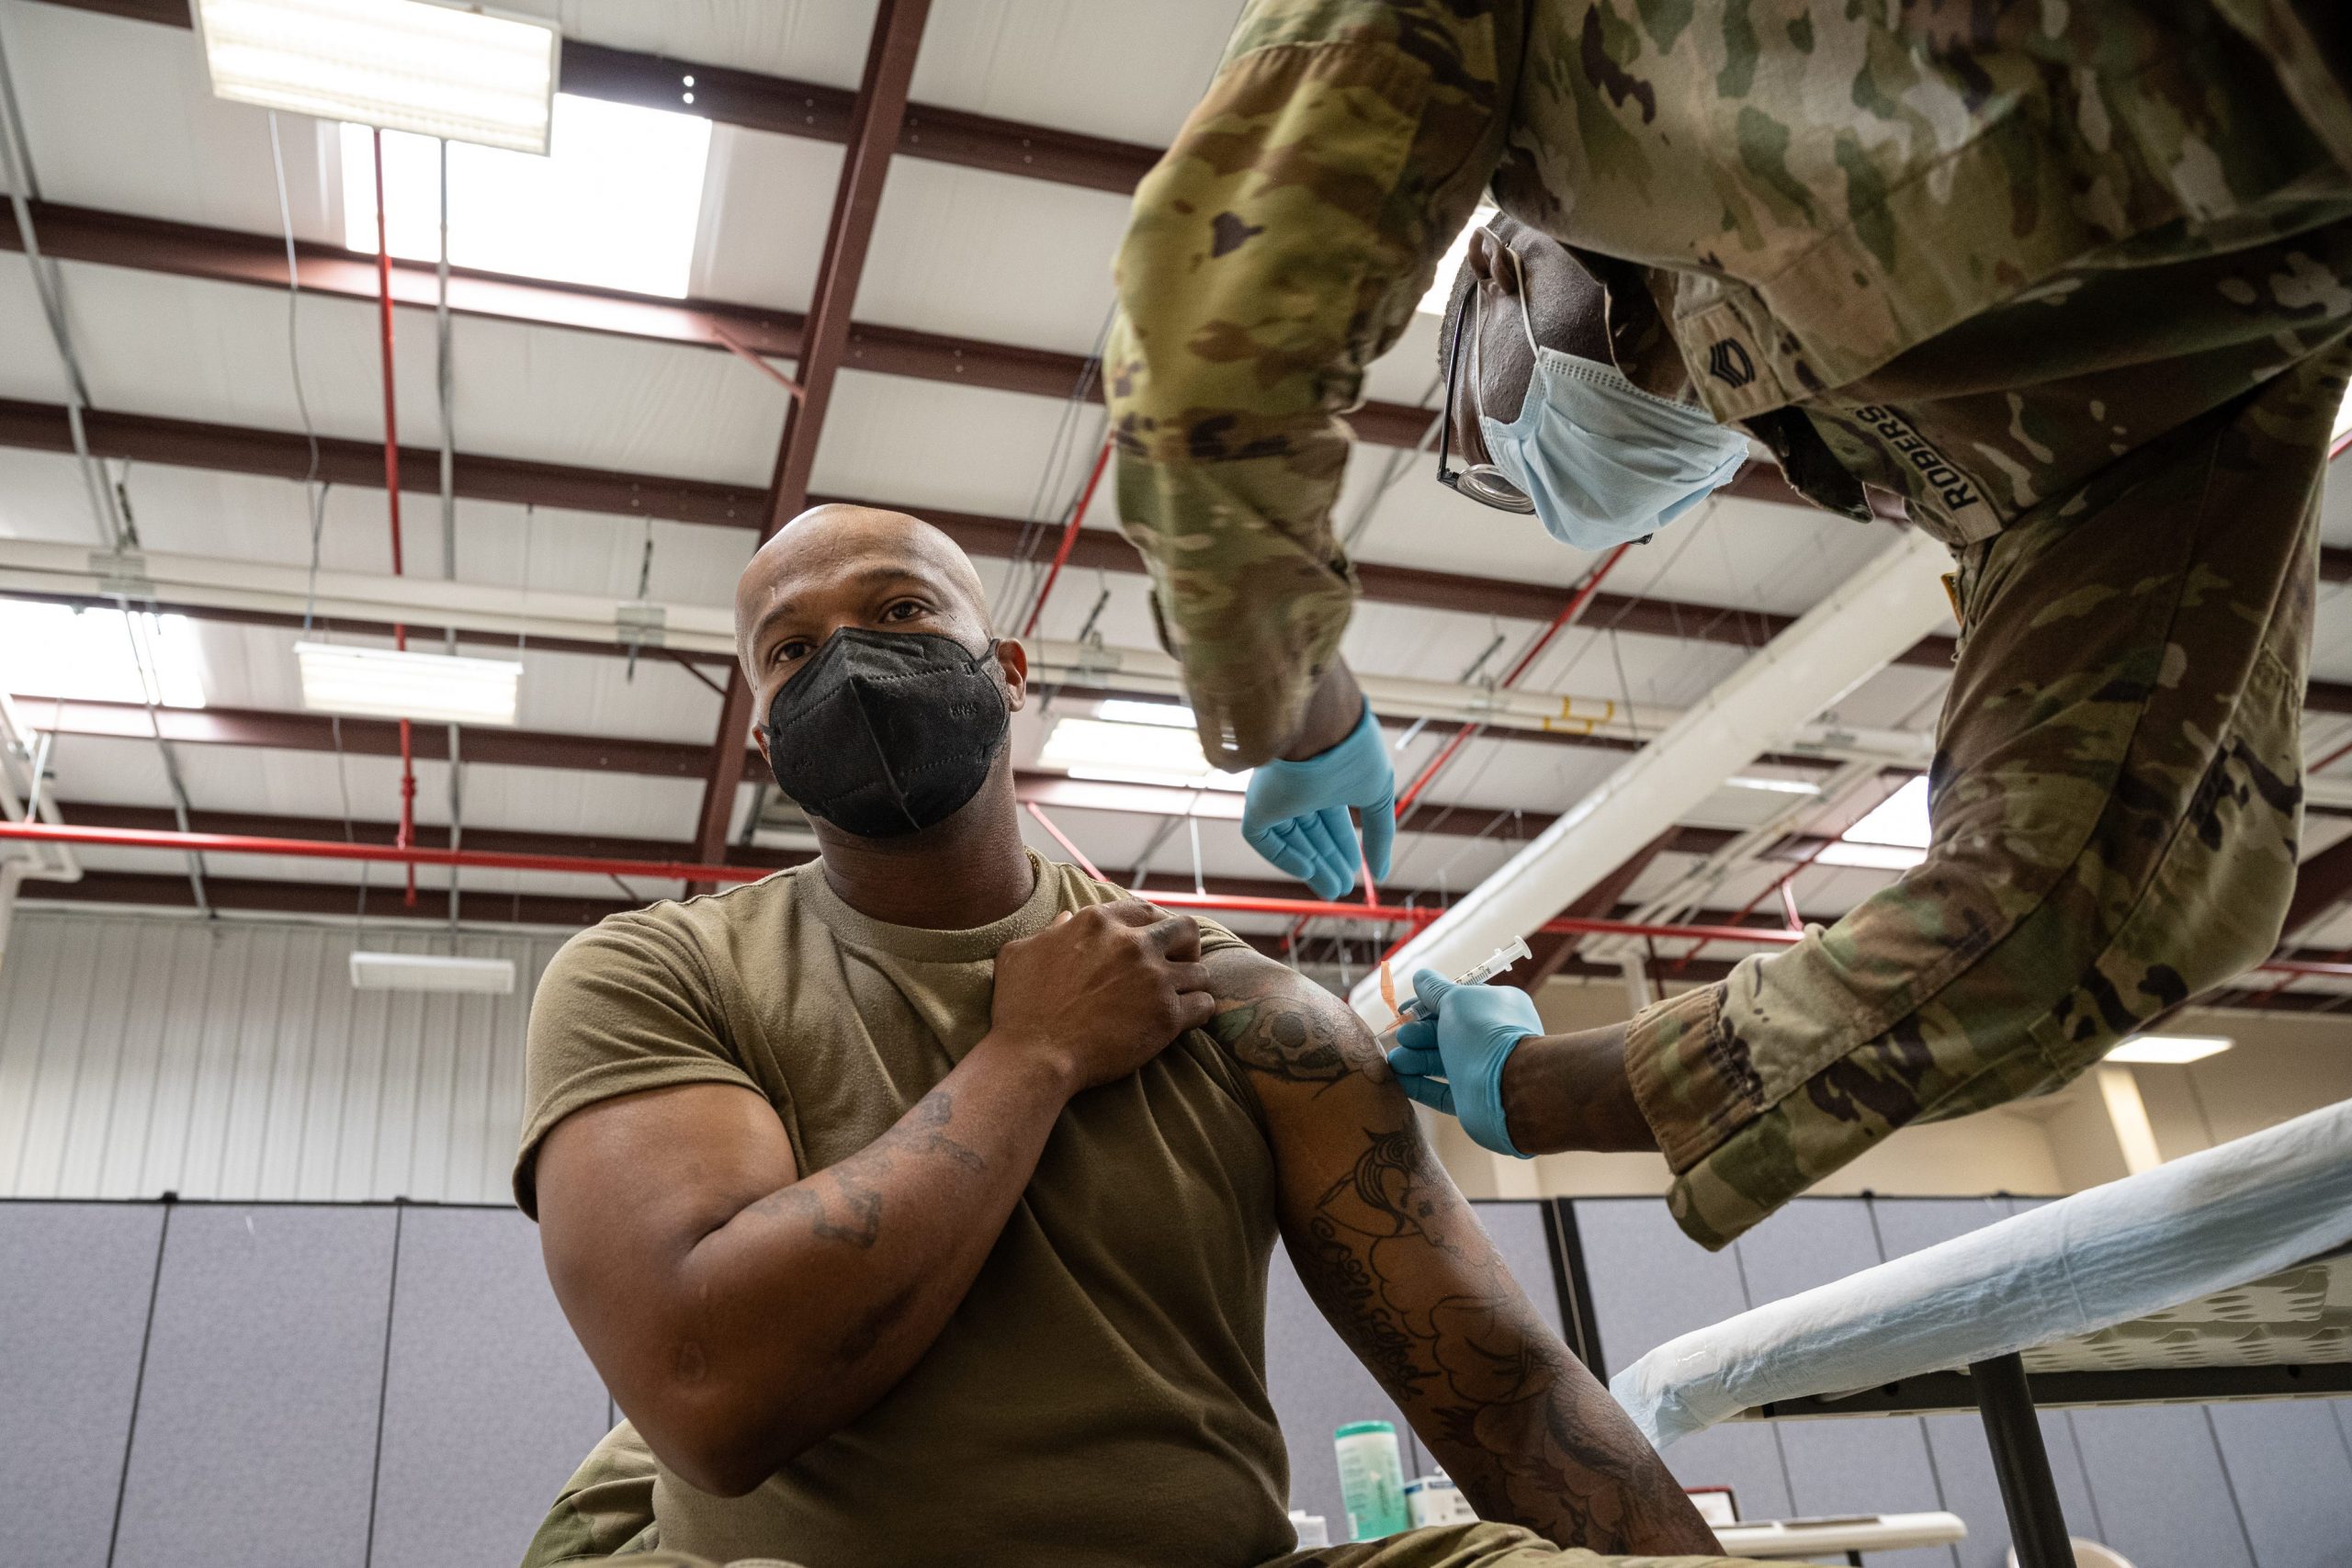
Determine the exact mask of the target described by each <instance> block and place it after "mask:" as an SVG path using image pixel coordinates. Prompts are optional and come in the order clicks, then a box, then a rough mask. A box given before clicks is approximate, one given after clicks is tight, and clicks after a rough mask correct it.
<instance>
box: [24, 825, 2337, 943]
mask: <svg viewBox="0 0 2352 1568" xmlns="http://www.w3.org/2000/svg"><path fill="white" fill-rule="evenodd" d="M9 840H25V841H27V842H30V843H54V844H74V845H78V846H81V847H83V848H87V849H130V850H166V851H171V852H175V853H187V852H197V853H201V854H222V855H277V856H284V857H287V858H288V859H294V860H342V861H366V862H371V863H379V864H395V865H437V866H457V867H460V868H463V869H468V870H480V871H545V872H561V873H565V874H570V875H574V876H600V877H609V876H619V877H648V878H651V879H653V880H656V881H669V882H757V881H759V880H760V879H761V878H762V877H763V876H773V875H774V874H775V868H774V867H771V866H757V865H695V864H691V863H686V862H684V861H654V860H606V859H601V858H597V857H593V856H584V855H583V856H576V855H531V854H513V853H508V852H503V851H496V850H436V849H428V848H424V847H423V846H420V845H415V844H410V845H406V846H402V845H399V844H361V843H354V842H352V841H351V840H347V839H270V838H261V837H257V836H255V835H253V834H248V833H179V832H171V831H166V830H163V829H147V828H85V827H78V826H76V825H74V823H71V822H64V823H57V822H40V821H35V822H7V821H0V843H6V842H8V841H9ZM1143 897H1148V898H1149V899H1150V900H1151V901H1152V902H1153V903H1155V904H1159V905H1163V906H1165V907H1167V908H1171V909H1211V910H1224V911H1226V912H1227V913H1230V914H1239V915H1282V916H1286V917H1291V918H1305V919H1329V918H1336V919H1350V920H1371V921H1375V922H1378V923H1381V924H1384V925H1411V926H1423V925H1427V924H1429V922H1430V921H1431V920H1434V919H1437V918H1438V917H1439V916H1440V915H1442V914H1443V913H1444V912H1445V911H1444V910H1443V909H1441V908H1408V907H1406V906H1405V905H1402V904H1378V905H1369V906H1367V905H1363V904H1340V903H1331V902H1327V901H1325V900H1322V899H1317V898H1261V897H1252V896H1250V895H1248V894H1240V893H1193V892H1176V891H1170V892H1166V893H1160V892H1151V893H1147V894H1145V895H1143ZM1543 929H1544V931H1552V932H1557V933H1568V932H1576V933H1581V934H1584V935H1589V936H1656V937H1662V938H1668V939H1672V938H1678V937H1679V938H1684V939H1695V938H1701V937H1707V938H1713V939H1714V940H1716V941H1723V942H1767V943H1781V942H1794V941H1796V940H1797V939H1796V935H1795V933H1794V932H1792V931H1781V930H1779V929H1777V928H1775V927H1771V926H1646V925H1635V924H1633V923H1631V922H1628V921H1625V920H1590V919H1574V918H1571V917H1566V916H1564V917H1562V918H1561V919H1556V920H1553V921H1551V922H1549V923H1548V924H1546V925H1545V926H1544V928H1543ZM2342 968H2343V970H2344V972H2345V973H2346V975H2352V964H2344V965H2342Z"/></svg>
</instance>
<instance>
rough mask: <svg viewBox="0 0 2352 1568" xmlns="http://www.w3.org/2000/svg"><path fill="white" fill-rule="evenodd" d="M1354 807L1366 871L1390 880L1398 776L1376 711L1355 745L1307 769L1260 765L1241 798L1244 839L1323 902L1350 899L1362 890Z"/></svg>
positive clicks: (1310, 762) (1324, 755) (1358, 730)
mask: <svg viewBox="0 0 2352 1568" xmlns="http://www.w3.org/2000/svg"><path fill="white" fill-rule="evenodd" d="M1351 806H1352V807H1355V808H1356V809H1358V810H1359V811H1362V812H1363V863H1365V864H1367V865H1369V866H1371V867H1372V875H1373V880H1374V881H1375V882H1377V881H1379V880H1380V879H1381V878H1383V877H1385V876H1386V875H1387V874H1388V850H1389V846H1390V845H1391V844H1393V843H1394V842H1395V841H1396V839H1397V774H1396V773H1395V772H1394V771H1393V770H1391V769H1390V767H1389V766H1388V748H1387V747H1386V746H1385V745H1383V744H1382V743H1381V739H1380V722H1379V720H1377V719H1375V718H1374V717H1373V716H1372V705H1371V704H1370V703H1366V704H1364V705H1363V718H1361V719H1359V720H1357V721H1356V727H1355V728H1353V729H1351V730H1350V731H1349V732H1348V738H1347V739H1345V740H1342V741H1340V743H1339V744H1338V745H1337V746H1334V747H1332V748H1331V749H1330V750H1328V751H1317V753H1316V754H1315V755H1314V756H1312V757H1309V758H1308V759H1306V761H1304V762H1288V761H1280V760H1277V761H1272V762H1261V763H1259V764H1258V767H1257V770H1256V771H1255V772H1253V773H1251V774H1250V793H1249V794H1248V795H1244V796H1243V797H1242V806H1241V836H1242V837H1243V838H1245V839H1247V840H1250V848H1251V849H1253V850H1255V851H1257V852H1259V853H1260V854H1261V855H1263V856H1265V857H1266V858H1267V859H1268V860H1270V861H1272V862H1273V863H1274V864H1276V865H1277V866H1280V867H1281V868H1282V869H1283V870H1284V871H1286V872H1288V873H1290V874H1292V875H1293V876H1295V877H1297V878H1298V879H1299V880H1300V881H1301V882H1304V883H1306V885H1307V886H1309V887H1312V888H1314V889H1315V891H1316V894H1317V896H1318V897H1324V898H1340V897H1346V895H1347V893H1348V891H1349V890H1350V889H1351V888H1352V887H1354V886H1355V885H1356V868H1357V857H1356V830H1355V825H1354V824H1353V823H1351V822H1350V821H1349V820H1348V807H1351Z"/></svg>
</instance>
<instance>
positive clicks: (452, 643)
mask: <svg viewBox="0 0 2352 1568" xmlns="http://www.w3.org/2000/svg"><path fill="white" fill-rule="evenodd" d="M433 276H434V296H433V328H434V346H435V376H434V381H435V390H436V391H437V392H438V394H439V398H440V403H441V575H442V577H443V578H444V579H446V580H447V581H451V582H455V581H457V580H458V431H457V420H456V415H455V412H454V411H455V409H456V407H457V393H456V389H457V368H456V358H455V356H454V355H453V354H452V353H451V351H450V338H449V143H448V141H447V140H446V139H444V140H443V141H442V142H441V255H440V259H439V261H438V262H437V263H436V264H435V268H434V274H433ZM652 527H653V525H652V524H651V522H650V521H649V522H648V523H647V524H646V530H647V532H646V536H645V541H646V549H647V552H648V560H647V564H648V565H649V566H650V564H651V558H650V557H651V550H652V547H653V535H652ZM639 597H640V598H641V597H643V595H642V594H641V593H640V594H639ZM441 636H442V650H443V651H444V652H446V653H448V654H451V655H453V656H454V655H455V654H456V653H457V651H458V628H457V627H455V626H447V627H444V628H443V630H442V634H441ZM462 739H463V738H462V737H461V736H460V735H459V734H458V724H457V721H456V720H454V719H452V720H451V721H450V723H449V847H450V848H451V849H453V850H462V849H464V848H465V847H466V846H465V832H466V825H465V797H464V787H465V757H464V753H463V751H462V750H461V746H462ZM463 875H464V873H463V871H462V870H461V869H460V868H458V867H457V866H454V865H453V866H451V867H450V868H449V934H450V935H451V937H452V938H455V936H456V935H457V931H458V881H459V879H460V878H461V877H462V876H463ZM453 951H454V948H453Z"/></svg>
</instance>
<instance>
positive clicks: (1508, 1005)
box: [1388, 969, 1544, 1159]
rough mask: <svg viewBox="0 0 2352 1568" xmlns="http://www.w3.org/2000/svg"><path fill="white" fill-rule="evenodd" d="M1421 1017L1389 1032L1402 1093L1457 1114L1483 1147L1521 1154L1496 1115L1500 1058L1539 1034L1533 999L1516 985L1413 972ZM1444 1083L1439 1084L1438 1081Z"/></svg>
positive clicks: (1391, 1063)
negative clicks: (1458, 982)
mask: <svg viewBox="0 0 2352 1568" xmlns="http://www.w3.org/2000/svg"><path fill="white" fill-rule="evenodd" d="M1413 995H1414V996H1416V997H1418V998H1420V1003H1421V1015H1420V1017H1419V1018H1417V1019H1415V1020H1413V1021H1412V1022H1410V1023H1408V1024H1407V1025H1405V1026H1404V1027H1403V1028H1402V1029H1399V1030H1398V1031H1397V1048H1396V1049H1395V1050H1393V1051H1391V1052H1389V1053H1388V1065H1389V1066H1391V1067H1394V1068H1395V1069H1396V1070H1397V1082H1398V1083H1399V1084H1401V1085H1403V1086H1404V1089H1405V1092H1406V1093H1407V1094H1408V1095H1409V1096H1411V1097H1412V1098H1413V1099H1415V1100H1419V1101H1420V1102H1421V1103H1422V1104H1423V1105H1426V1106H1428V1107H1430V1109H1431V1110H1433V1111H1444V1112H1445V1113H1446V1114H1447V1115H1449V1116H1455V1117H1459V1118H1460V1119H1461V1121H1462V1130H1463V1131H1464V1132H1465V1133H1467V1134H1470V1136H1471V1137H1472V1138H1473V1139H1474V1140H1476V1142H1477V1144H1478V1145H1480V1146H1481V1147H1483V1148H1489V1149H1492V1150H1494V1151H1495V1153H1497V1154H1498V1155H1510V1156H1512V1157H1513V1158H1515V1159H1526V1158H1527V1157H1529V1156H1526V1155H1523V1154H1521V1153H1520V1152H1519V1147H1518V1145H1515V1144H1513V1143H1512V1142H1511V1141H1510V1123H1508V1122H1505V1121H1504V1119H1503V1064H1504V1063H1505V1062H1507V1061H1509V1060H1510V1054H1511V1053H1512V1052H1513V1051H1515V1050H1517V1049H1518V1048H1519V1043H1520V1042H1521V1041H1522V1040H1524V1039H1526V1038H1527V1037H1528V1036H1529V1035H1531V1034H1541V1033H1543V1032H1544V1021H1543V1020H1542V1019H1540V1018H1538V1017H1536V1016H1535V1002H1534V999H1533V998H1531V997H1529V996H1528V994H1527V993H1526V992H1525V991H1522V990H1521V989H1519V988H1518V987H1515V986H1457V985H1455V984H1454V983H1453V981H1451V980H1449V979H1447V978H1446V977H1445V976H1442V975H1441V974H1439V973H1438V972H1437V971H1436V970H1434V969H1424V970H1422V971H1421V972H1420V973H1419V974H1418V975H1416V976H1413ZM1441 1078H1442V1079H1443V1080H1444V1081H1443V1082H1440V1081H1439V1080H1440V1079H1441Z"/></svg>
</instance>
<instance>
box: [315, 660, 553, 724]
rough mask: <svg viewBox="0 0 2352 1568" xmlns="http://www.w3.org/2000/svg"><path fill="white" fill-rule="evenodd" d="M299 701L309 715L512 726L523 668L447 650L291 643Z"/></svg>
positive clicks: (510, 662)
mask: <svg viewBox="0 0 2352 1568" xmlns="http://www.w3.org/2000/svg"><path fill="white" fill-rule="evenodd" d="M294 657H295V659H296V660H297V661H298V662H300V665H301V669H302V705H303V706H304V707H306V708H309V709H311V711H312V712H313V713H346V714H356V715H360V716H367V717H371V718H414V719H426V720H431V721H433V722H435V723H441V724H512V723H514V722H515V683H516V682H518V681H520V680H521V678H522V674H523V667H522V666H521V665H520V664H517V663H515V662H514V661H513V660H505V659H461V658H459V657H458V656H457V655H456V654H450V653H399V652H394V651H393V650H392V649H388V648H347V647H345V646H342V645H340V644H336V643H326V642H298V643H296V644H295V645H294Z"/></svg>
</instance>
